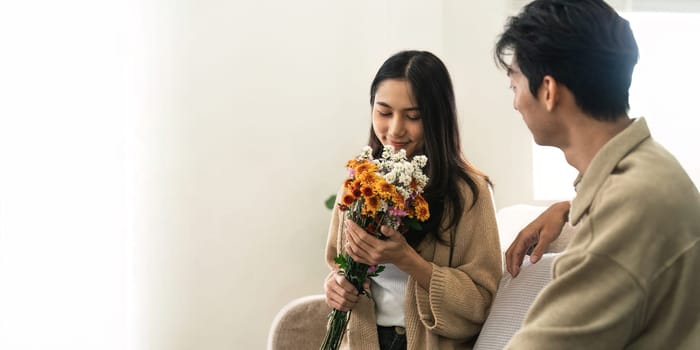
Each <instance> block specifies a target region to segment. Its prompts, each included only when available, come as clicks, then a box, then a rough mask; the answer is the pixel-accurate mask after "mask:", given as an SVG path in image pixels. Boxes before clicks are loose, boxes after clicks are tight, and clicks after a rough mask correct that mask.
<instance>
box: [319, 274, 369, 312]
mask: <svg viewBox="0 0 700 350" xmlns="http://www.w3.org/2000/svg"><path fill="white" fill-rule="evenodd" d="M363 287H364V288H365V290H366V291H369V279H366V280H365V282H364V286H363ZM324 289H325V291H326V304H328V306H330V307H332V308H334V309H337V310H340V311H350V309H352V308H353V307H354V306H355V304H357V302H358V301H359V300H360V295H359V292H358V290H357V288H355V286H353V285H352V283H350V281H348V280H347V279H345V276H343V275H341V274H340V273H338V272H335V273H333V274H331V275H330V276H328V278H326V284H325V286H324Z"/></svg>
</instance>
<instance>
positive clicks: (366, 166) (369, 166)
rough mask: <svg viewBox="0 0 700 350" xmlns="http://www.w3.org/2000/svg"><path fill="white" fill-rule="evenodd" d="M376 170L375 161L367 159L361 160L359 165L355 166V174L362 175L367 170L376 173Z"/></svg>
mask: <svg viewBox="0 0 700 350" xmlns="http://www.w3.org/2000/svg"><path fill="white" fill-rule="evenodd" d="M375 171H377V166H376V165H375V164H374V163H372V162H368V161H366V160H365V161H362V162H360V163H359V165H357V166H356V167H355V176H360V175H362V174H364V173H367V172H369V173H374V172H375Z"/></svg>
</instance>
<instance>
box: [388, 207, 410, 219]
mask: <svg viewBox="0 0 700 350" xmlns="http://www.w3.org/2000/svg"><path fill="white" fill-rule="evenodd" d="M389 214H391V216H399V217H404V216H406V215H407V213H406V212H405V211H403V210H401V209H396V208H392V209H391V210H389Z"/></svg>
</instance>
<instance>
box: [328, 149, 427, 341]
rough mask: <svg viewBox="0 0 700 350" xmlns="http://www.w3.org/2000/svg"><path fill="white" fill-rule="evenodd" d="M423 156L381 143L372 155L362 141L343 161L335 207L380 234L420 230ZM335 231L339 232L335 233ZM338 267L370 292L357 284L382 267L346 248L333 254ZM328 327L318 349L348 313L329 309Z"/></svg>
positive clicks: (339, 330)
mask: <svg viewBox="0 0 700 350" xmlns="http://www.w3.org/2000/svg"><path fill="white" fill-rule="evenodd" d="M427 162H428V158H427V157H425V156H423V155H418V156H415V157H413V158H412V159H411V160H408V159H407V157H406V151H405V150H403V149H401V150H399V151H395V150H394V147H393V146H384V149H383V152H382V155H381V158H380V159H373V158H372V148H370V147H369V146H365V147H363V148H362V152H361V153H360V155H359V156H357V157H356V158H354V159H351V160H350V161H348V163H347V165H346V167H347V169H348V172H349V176H348V178H347V179H346V180H345V184H344V186H343V188H344V191H343V194H342V197H341V199H340V201H339V203H338V208H339V209H340V210H341V211H343V212H344V213H345V215H346V217H347V218H349V219H351V220H353V221H354V222H356V223H357V224H358V225H360V226H361V227H362V228H364V229H365V231H367V232H368V233H370V234H373V235H375V236H376V237H377V238H380V239H382V238H384V235H382V233H381V232H380V231H379V228H380V227H381V226H383V225H386V226H389V227H391V228H393V229H395V230H397V231H399V232H401V233H406V232H407V231H408V230H409V229H411V228H412V229H417V230H420V229H421V226H420V224H419V222H422V221H425V220H428V218H429V217H430V211H429V210H428V202H427V201H426V200H425V198H423V196H422V193H423V189H424V188H425V186H426V184H427V183H428V177H427V176H426V175H425V174H423V170H422V168H423V167H424V166H425V164H426V163H427ZM339 234H340V233H339ZM335 262H336V264H338V266H339V267H340V272H341V273H342V274H343V275H344V276H345V278H346V279H347V280H348V281H350V283H352V284H353V285H354V286H355V288H357V290H358V291H359V292H360V294H365V295H369V293H368V291H366V290H364V288H363V286H362V284H363V282H364V281H365V279H366V278H369V277H374V276H377V275H378V274H379V273H380V272H382V270H384V266H377V265H374V266H368V265H366V264H362V263H358V262H356V261H354V260H353V259H352V257H350V256H349V255H348V254H347V253H345V254H343V253H340V254H339V255H338V256H337V257H336V258H335ZM328 317H329V321H328V329H327V331H326V336H325V338H324V340H323V344H322V345H321V350H331V349H332V350H336V349H338V347H339V346H340V343H341V342H342V340H343V336H344V335H345V329H346V326H347V323H348V320H349V319H350V312H345V311H340V310H337V309H333V311H331V313H330V314H329V315H328Z"/></svg>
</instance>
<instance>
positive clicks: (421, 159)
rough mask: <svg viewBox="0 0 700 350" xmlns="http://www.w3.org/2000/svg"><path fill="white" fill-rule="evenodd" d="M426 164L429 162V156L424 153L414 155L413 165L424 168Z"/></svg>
mask: <svg viewBox="0 0 700 350" xmlns="http://www.w3.org/2000/svg"><path fill="white" fill-rule="evenodd" d="M426 164H428V157H426V156H424V155H420V156H415V157H413V165H415V166H416V167H417V168H423V167H424V166H425V165H426Z"/></svg>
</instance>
